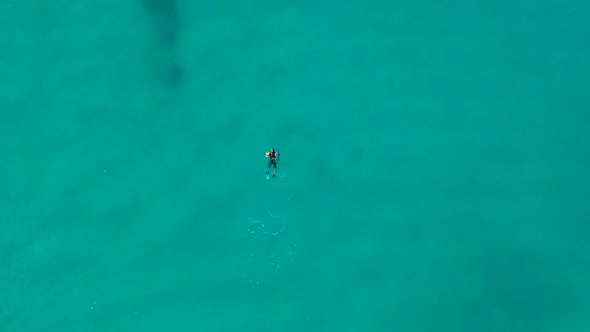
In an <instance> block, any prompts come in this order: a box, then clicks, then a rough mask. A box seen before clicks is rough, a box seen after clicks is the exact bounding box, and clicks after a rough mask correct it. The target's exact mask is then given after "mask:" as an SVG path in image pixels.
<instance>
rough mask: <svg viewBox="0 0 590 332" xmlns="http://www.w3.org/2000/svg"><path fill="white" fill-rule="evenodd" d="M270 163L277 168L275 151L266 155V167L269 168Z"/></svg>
mask: <svg viewBox="0 0 590 332" xmlns="http://www.w3.org/2000/svg"><path fill="white" fill-rule="evenodd" d="M270 165H274V166H275V168H277V152H276V151H275V152H270V154H269V155H268V168H270Z"/></svg>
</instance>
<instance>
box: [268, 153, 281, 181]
mask: <svg viewBox="0 0 590 332" xmlns="http://www.w3.org/2000/svg"><path fill="white" fill-rule="evenodd" d="M278 157H279V153H278V152H277V151H275V149H274V148H272V149H270V152H267V153H266V158H268V168H267V169H266V175H268V173H269V172H270V166H271V165H274V170H273V172H272V177H273V178H274V177H276V176H277V159H278Z"/></svg>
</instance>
